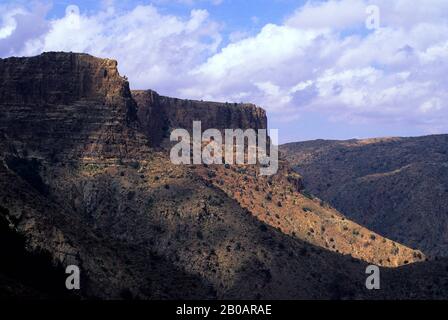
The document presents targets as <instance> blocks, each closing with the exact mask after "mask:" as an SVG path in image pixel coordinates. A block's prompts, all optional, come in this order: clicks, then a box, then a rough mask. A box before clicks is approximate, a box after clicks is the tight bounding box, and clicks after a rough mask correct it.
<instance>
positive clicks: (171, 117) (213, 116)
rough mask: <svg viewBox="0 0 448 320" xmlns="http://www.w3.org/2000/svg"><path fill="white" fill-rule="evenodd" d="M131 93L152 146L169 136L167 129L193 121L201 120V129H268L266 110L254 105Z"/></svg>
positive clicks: (189, 124) (179, 126)
mask: <svg viewBox="0 0 448 320" xmlns="http://www.w3.org/2000/svg"><path fill="white" fill-rule="evenodd" d="M132 96H133V97H134V99H135V101H136V102H137V105H138V117H139V119H140V122H141V124H142V127H143V129H144V131H145V132H147V134H148V136H150V138H151V143H152V145H154V146H156V145H158V144H160V143H161V141H162V140H163V138H164V137H167V136H168V135H169V131H170V129H177V128H181V129H187V130H189V131H191V129H192V125H193V121H201V123H202V130H206V129H210V128H215V129H219V130H224V129H255V130H257V129H266V128H267V118H266V112H265V111H264V110H263V109H261V108H258V107H256V106H255V105H253V104H237V103H218V102H209V101H194V100H182V99H177V98H170V97H164V96H160V95H158V94H157V93H156V92H154V91H152V90H147V91H132Z"/></svg>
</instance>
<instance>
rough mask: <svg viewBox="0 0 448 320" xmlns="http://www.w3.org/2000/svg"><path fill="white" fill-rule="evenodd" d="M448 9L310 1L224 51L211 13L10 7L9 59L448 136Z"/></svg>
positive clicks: (4, 38)
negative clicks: (51, 13)
mask: <svg viewBox="0 0 448 320" xmlns="http://www.w3.org/2000/svg"><path fill="white" fill-rule="evenodd" d="M181 1H184V0H181ZM204 1H206V0H204ZM187 2H189V4H191V5H193V4H194V3H197V2H196V1H190V0H187ZM214 3H215V4H220V3H221V1H216V2H214ZM370 5H376V6H377V7H378V8H379V10H380V18H381V19H380V28H379V29H376V30H369V29H367V28H366V26H365V22H366V19H367V17H368V15H367V13H366V8H367V7H368V6H370ZM447 12H448V1H446V0H416V1H412V2H410V1H407V0H394V1H390V0H376V1H375V0H329V1H308V2H307V3H306V4H305V5H303V6H301V7H299V8H297V10H295V11H294V12H292V13H291V14H290V15H288V16H287V17H286V18H285V20H284V22H283V23H281V24H267V25H264V26H261V27H260V29H259V32H258V33H257V34H255V35H249V34H247V33H243V32H237V31H236V32H234V33H232V34H231V35H230V36H229V37H228V38H229V39H230V43H229V44H228V45H226V46H224V47H221V45H222V42H221V38H222V34H221V33H222V31H221V29H220V25H219V24H218V23H216V22H214V21H213V19H212V17H209V13H208V12H207V11H205V10H192V11H191V14H190V16H189V17H179V16H175V15H170V14H166V13H161V12H160V11H159V10H158V9H157V8H156V7H154V6H152V5H140V6H136V7H135V8H134V9H132V10H130V11H125V12H123V11H117V10H115V9H113V6H111V4H110V3H109V4H108V5H105V6H104V9H103V10H102V11H101V12H98V13H95V14H86V13H83V12H80V13H76V12H67V13H66V15H65V16H64V17H61V18H58V19H53V20H45V10H44V9H42V8H41V9H40V11H39V10H36V9H33V10H31V9H26V8H13V7H8V8H5V7H3V8H2V7H0V15H1V17H2V20H1V24H0V44H1V47H0V48H1V49H0V54H1V55H2V56H6V55H10V54H19V55H32V54H38V53H40V52H41V51H48V50H65V51H82V52H88V53H91V54H94V55H98V56H104V57H113V58H116V59H117V60H119V62H120V71H121V72H122V73H124V74H126V75H127V76H128V77H129V78H130V80H131V82H132V84H133V86H134V87H138V88H154V89H156V90H159V91H161V92H162V93H163V94H170V95H175V96H180V97H185V98H197V99H213V100H219V101H236V102H239V101H245V102H249V101H250V102H254V103H257V104H259V105H261V106H263V107H264V108H266V109H267V110H268V112H269V113H270V116H271V117H272V119H273V120H274V121H276V120H278V121H296V120H297V119H298V118H299V117H300V116H301V115H303V114H307V113H309V112H318V113H320V114H321V115H322V117H325V118H326V119H331V120H333V121H341V122H352V123H358V124H359V123H365V124H371V123H391V124H393V123H400V124H403V123H406V124H408V125H409V126H410V127H415V128H420V129H421V130H423V131H424V132H430V133H434V132H439V131H445V132H446V131H447V130H448V112H447V108H448V106H447V101H448V93H447V90H446V79H445V78H446V74H447V72H448V22H447ZM31 21H33V22H34V21H37V22H38V24H37V25H38V26H39V27H38V28H35V27H31V25H32V24H31ZM33 26H34V24H33Z"/></svg>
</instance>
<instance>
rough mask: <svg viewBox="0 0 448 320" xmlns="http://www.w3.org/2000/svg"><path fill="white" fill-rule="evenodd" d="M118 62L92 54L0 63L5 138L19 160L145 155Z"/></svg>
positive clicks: (0, 129)
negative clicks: (25, 157)
mask: <svg viewBox="0 0 448 320" xmlns="http://www.w3.org/2000/svg"><path fill="white" fill-rule="evenodd" d="M136 111H137V107H136V104H135V102H134V100H133V99H132V96H131V93H130V90H129V84H128V82H127V81H126V80H125V79H123V78H122V77H120V75H119V74H118V70H117V62H116V61H114V60H109V59H98V58H95V57H92V56H90V55H87V54H75V53H56V52H52V53H44V54H42V55H40V56H36V57H30V58H8V59H0V135H1V136H2V137H3V139H2V142H0V143H7V144H8V148H9V149H11V150H14V152H13V153H15V154H16V156H19V157H20V156H25V154H26V156H27V157H34V158H37V159H41V160H46V161H52V162H64V163H66V162H68V161H75V162H76V161H79V160H83V159H89V158H104V159H109V160H113V159H122V158H123V159H126V158H132V157H134V156H136V155H135V154H131V153H132V152H134V151H136V150H137V149H138V150H139V153H142V152H144V151H145V139H144V137H143V136H142V135H141V134H138V132H137V131H136V130H135V128H137V127H138V119H137V116H136Z"/></svg>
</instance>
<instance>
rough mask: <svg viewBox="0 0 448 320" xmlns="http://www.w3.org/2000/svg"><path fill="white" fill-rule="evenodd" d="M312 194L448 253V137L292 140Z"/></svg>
mask: <svg viewBox="0 0 448 320" xmlns="http://www.w3.org/2000/svg"><path fill="white" fill-rule="evenodd" d="M280 150H281V152H282V154H283V155H284V156H285V157H286V159H288V160H289V161H290V162H291V164H292V165H293V166H294V167H295V169H296V171H297V172H298V173H299V174H301V175H302V176H303V179H304V185H305V188H306V189H307V191H309V192H310V193H312V194H314V195H316V196H318V197H320V198H322V199H324V200H325V201H328V202H329V203H330V204H332V205H333V206H334V207H335V208H336V209H338V210H339V211H341V212H342V213H343V214H344V215H346V216H347V217H349V218H350V219H352V220H354V221H356V222H358V223H359V224H361V225H363V226H366V227H367V228H369V229H371V230H373V231H375V232H378V233H380V234H382V235H384V236H386V237H388V238H390V239H393V240H395V241H398V242H400V243H404V244H406V245H408V246H410V247H412V248H417V249H420V250H422V251H423V252H424V253H425V254H427V255H430V256H432V257H434V256H447V255H448V232H447V230H448V135H434V136H425V137H417V138H382V139H368V140H349V141H326V140H316V141H307V142H298V143H289V144H285V145H282V146H281V147H280Z"/></svg>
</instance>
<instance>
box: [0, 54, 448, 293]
mask: <svg viewBox="0 0 448 320" xmlns="http://www.w3.org/2000/svg"><path fill="white" fill-rule="evenodd" d="M0 84H1V86H0V88H1V89H0V137H1V139H0V208H1V211H0V215H1V221H2V225H1V227H2V228H9V231H8V232H5V233H4V234H6V235H7V237H8V239H13V238H14V239H19V240H17V241H16V242H15V244H14V246H13V247H12V252H13V254H11V253H9V255H8V259H11V260H15V261H10V263H9V265H12V266H13V265H14V264H15V263H20V258H18V257H20V256H23V255H24V256H28V255H30V256H31V257H36V256H37V257H38V258H37V259H38V260H39V261H40V263H41V265H42V270H43V271H42V274H40V275H41V276H42V277H45V278H47V277H48V281H51V282H52V281H53V280H54V281H55V283H59V281H60V280H58V279H60V278H59V277H60V270H61V269H62V270H64V268H65V267H66V266H67V265H70V264H76V265H78V266H79V267H80V268H81V272H82V279H81V280H82V281H81V291H80V292H77V293H76V298H99V299H180V298H182V299H223V298H235V299H362V298H374V299H381V298H385V297H393V298H407V297H411V298H412V297H414V296H412V295H411V294H409V292H411V293H412V292H421V293H422V294H424V298H443V297H447V296H448V295H447V293H446V287H443V286H437V283H444V281H446V279H445V278H443V277H442V278H441V277H439V273H434V272H433V271H434V270H433V269H428V270H430V271H431V273H429V272H426V271H425V270H426V269H425V265H426V264H427V263H418V264H414V265H410V266H406V267H404V268H405V269H403V268H397V269H393V270H392V269H391V270H386V269H384V271H385V273H386V274H387V275H389V274H390V277H391V279H394V281H396V282H398V283H399V284H400V285H403V286H404V287H406V288H410V291H400V290H397V289H396V288H397V286H395V285H394V286H393V287H390V288H388V289H387V290H385V291H380V292H370V291H367V290H366V289H365V287H364V281H365V267H366V263H365V262H363V261H361V260H357V259H354V258H352V257H350V256H348V255H341V254H338V253H335V252H330V251H328V250H325V249H322V248H320V247H317V246H314V245H312V244H310V243H308V242H307V241H304V240H301V239H297V238H295V237H291V236H288V235H286V234H284V233H282V232H281V231H280V230H278V229H277V228H274V227H272V226H270V225H267V224H264V223H262V222H261V221H260V220H258V219H257V218H256V217H254V216H252V215H251V214H250V213H249V212H248V211H247V210H246V209H244V208H242V207H241V205H240V204H239V203H238V202H237V201H235V199H233V198H232V197H229V196H228V195H226V194H225V193H224V192H223V191H221V190H220V189H219V188H216V187H214V186H212V185H211V184H210V183H207V182H206V181H204V179H202V178H201V177H200V176H199V175H198V174H196V172H195V170H194V168H190V167H189V166H175V165H173V164H171V162H170V161H169V159H168V157H167V152H166V150H163V148H159V147H160V146H163V140H164V138H165V137H166V133H167V132H168V131H169V130H170V129H171V128H173V127H176V126H184V125H185V126H187V125H188V124H189V123H190V122H191V121H192V120H201V121H202V122H203V125H204V127H213V126H216V127H218V128H221V127H228V128H235V127H236V128H246V127H253V128H263V127H266V115H265V113H264V111H263V110H262V109H259V108H257V107H255V106H253V105H226V104H218V103H210V102H197V101H196V102H192V101H183V100H177V99H172V98H166V97H160V96H158V95H157V94H156V93H154V92H152V91H146V92H131V91H130V89H129V84H128V82H127V81H126V80H125V79H124V78H122V77H120V75H119V73H118V70H117V63H116V62H115V61H113V60H109V59H99V58H95V57H92V56H89V55H86V54H76V53H61V52H58V53H45V54H42V55H40V56H37V57H31V58H8V59H0ZM159 122H160V123H159ZM187 128H188V127H187ZM154 147H157V148H154ZM298 184H299V182H298V181H297V180H294V181H293V182H292V184H291V188H297V185H298ZM274 187H275V186H274ZM15 253H16V254H15ZM17 259H18V260H17ZM33 259H34V258H33ZM444 265H445V263H444V262H439V264H438V265H436V266H434V267H432V268H436V269H437V270H442V268H444ZM414 269H415V270H418V271H415V272H418V274H419V282H418V283H417V282H416V281H415V279H414V273H413V272H414V271H413V270H414ZM52 270H54V272H53V271H52ZM402 270H404V271H402ZM421 281H426V283H429V284H433V285H434V288H435V289H434V290H429V289H428V290H423V291H419V290H420V285H421ZM52 283H53V282H52ZM0 288H1V289H2V290H0V294H3V295H4V296H8V297H9V296H18V297H29V296H36V295H37V296H39V297H43V298H45V297H47V296H54V295H58V290H59V287H57V288H55V289H54V290H53V289H51V288H52V287H51V288H46V289H50V291H51V292H44V291H45V290H42V287H41V285H40V284H39V283H35V282H34V283H33V282H30V281H28V279H26V278H25V277H24V278H21V277H20V275H18V274H11V273H10V271H8V270H0ZM47 291H48V290H47ZM58 297H61V298H62V296H58Z"/></svg>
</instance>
